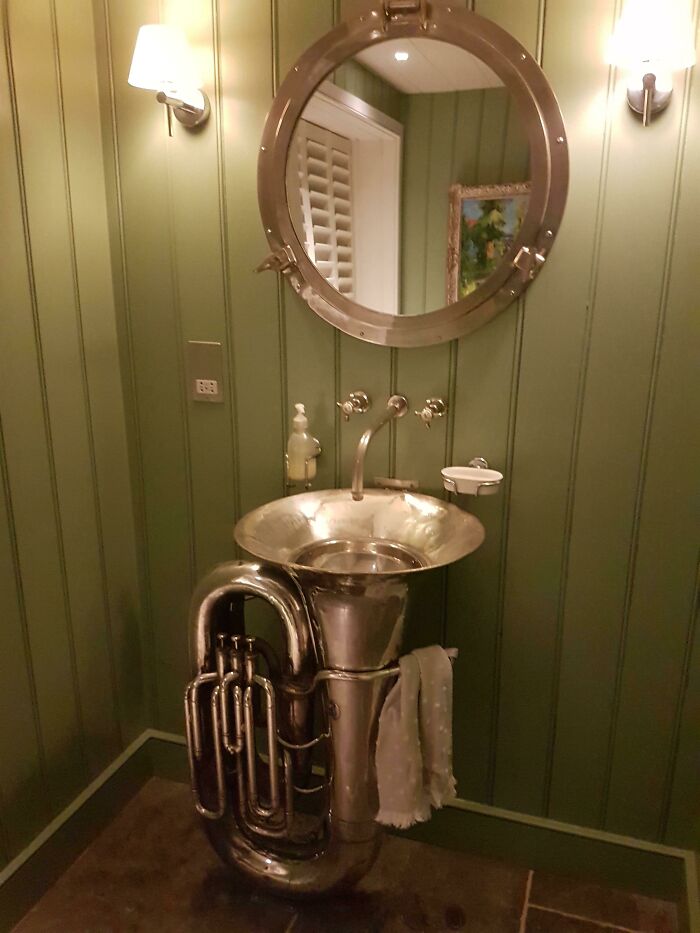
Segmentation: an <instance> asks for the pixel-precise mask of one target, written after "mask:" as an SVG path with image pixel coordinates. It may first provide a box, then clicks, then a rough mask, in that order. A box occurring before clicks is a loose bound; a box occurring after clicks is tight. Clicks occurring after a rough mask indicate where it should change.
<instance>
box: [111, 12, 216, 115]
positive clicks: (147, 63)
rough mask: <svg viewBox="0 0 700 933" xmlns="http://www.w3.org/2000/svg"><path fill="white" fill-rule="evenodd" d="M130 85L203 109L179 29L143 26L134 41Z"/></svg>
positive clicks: (197, 83)
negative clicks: (160, 93) (161, 93)
mask: <svg viewBox="0 0 700 933" xmlns="http://www.w3.org/2000/svg"><path fill="white" fill-rule="evenodd" d="M129 84H131V85H132V86H133V87H140V88H145V89H147V90H150V91H163V92H164V93H165V94H167V95H168V96H169V97H173V98H175V99H177V100H181V101H184V102H185V103H189V104H193V105H194V106H196V107H201V106H202V94H201V91H200V90H199V88H200V87H201V81H200V80H199V77H198V75H197V73H196V70H195V67H194V62H193V57H192V53H191V51H190V48H189V46H188V44H187V40H186V39H185V35H184V33H183V32H182V30H180V29H177V28H176V27H175V26H166V25H162V24H156V25H149V26H142V27H141V28H140V29H139V34H138V36H137V38H136V47H135V48H134V57H133V59H132V61H131V71H130V72H129Z"/></svg>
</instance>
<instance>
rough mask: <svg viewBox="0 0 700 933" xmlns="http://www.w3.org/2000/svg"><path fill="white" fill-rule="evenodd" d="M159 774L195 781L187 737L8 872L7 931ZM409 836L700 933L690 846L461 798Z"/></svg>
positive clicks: (4, 875)
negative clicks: (656, 905)
mask: <svg viewBox="0 0 700 933" xmlns="http://www.w3.org/2000/svg"><path fill="white" fill-rule="evenodd" d="M152 775H156V776H159V777H164V778H169V779H170V780H176V781H184V780H186V779H187V755H186V748H185V740H184V738H183V737H182V736H180V735H176V734H174V733H169V732H162V731H159V730H155V729H147V730H146V731H145V732H144V733H143V734H142V735H140V736H139V737H138V738H137V739H136V740H135V741H134V742H132V744H131V745H130V746H129V747H128V748H127V749H125V750H124V751H123V752H122V754H121V755H119V757H118V758H116V759H115V760H114V761H113V762H112V764H110V765H109V767H108V768H106V769H105V770H104V771H103V772H102V774H100V775H99V777H97V778H96V779H95V780H94V781H93V782H92V783H91V784H90V785H89V786H88V787H86V788H85V790H84V791H82V793H80V794H79V795H78V796H77V797H76V798H75V800H74V801H73V802H72V803H71V804H70V805H69V806H68V807H66V809H65V810H63V811H62V812H61V813H60V814H59V815H58V816H57V817H56V818H55V819H54V820H52V822H51V823H50V824H49V825H48V826H47V827H46V828H45V829H44V830H42V832H41V833H40V834H39V835H38V836H37V837H36V838H35V839H34V840H33V841H32V842H31V843H30V845H28V846H27V847H26V848H25V849H24V850H23V851H22V852H21V853H19V855H17V856H16V857H15V858H14V859H13V860H12V861H11V862H10V863H9V864H8V865H7V866H5V868H4V869H3V870H2V871H0V929H2V930H9V929H11V928H12V926H13V925H14V924H15V923H17V921H18V920H19V919H20V918H21V917H22V916H23V915H24V914H25V913H26V912H27V911H28V910H29V909H30V908H31V907H32V906H33V904H34V903H35V902H36V901H37V900H38V899H39V898H40V897H41V896H42V894H43V893H44V892H45V891H46V890H47V888H48V887H49V886H50V885H51V884H52V883H53V882H54V881H55V880H56V879H57V878H58V877H59V876H60V875H61V874H62V873H63V872H64V871H65V870H66V868H67V867H68V866H69V865H70V864H71V862H73V861H74V860H75V858H77V856H78V855H79V854H80V852H82V851H83V849H84V848H85V847H86V846H87V845H88V844H89V843H90V842H91V841H92V839H93V838H94V837H95V836H96V835H97V834H98V833H99V832H100V831H101V829H102V828H103V827H104V826H105V825H106V824H107V823H108V822H109V821H110V820H111V819H112V818H113V817H114V816H115V815H116V813H117V812H118V811H119V810H120V809H121V807H122V806H123V805H124V803H126V802H127V801H128V800H129V799H130V798H131V797H132V796H133V795H134V794H135V793H136V792H137V791H138V790H139V789H140V787H141V786H142V785H143V784H144V783H145V781H146V780H148V778H149V777H151V776H152ZM408 835H409V836H410V837H411V838H414V839H419V840H422V841H426V842H431V843H433V844H435V845H440V846H443V847H446V848H452V849H459V850H462V851H467V852H471V853H473V854H479V855H485V856H490V857H493V858H502V859H506V860H508V861H511V862H518V863H521V864H523V865H525V866H527V867H529V868H535V869H540V870H546V871H555V872H559V873H561V874H572V875H575V876H578V877H585V878H589V879H591V880H598V881H601V882H604V883H607V884H612V885H618V886H622V887H633V888H635V889H637V890H639V891H642V892H645V893H648V894H649V895H651V896H656V897H665V898H669V899H673V900H676V901H678V903H679V904H680V905H681V913H682V914H683V917H682V920H683V927H684V928H685V930H687V931H688V933H700V881H699V875H698V860H697V858H696V855H695V853H694V852H692V851H690V850H686V849H678V848H673V847H670V846H663V845H656V844H654V843H650V842H645V841H643V840H640V839H634V838H631V837H627V836H620V835H616V834H614V833H607V832H602V831H599V830H594V829H587V828H585V827H581V826H574V825H571V824H569V823H561V822H558V821H556V820H550V819H546V818H543V817H536V816H528V815H526V814H522V813H517V812H514V811H511V810H505V809H502V808H499V807H490V806H486V805H484V804H479V803H474V802H472V801H468V800H461V799H458V800H455V801H453V802H452V803H451V804H450V806H449V807H446V808H445V809H444V810H441V811H439V812H437V813H436V814H435V815H434V817H433V819H432V820H431V821H430V822H429V823H424V824H422V825H421V826H418V827H416V828H414V829H413V830H411V831H410V832H409V833H408Z"/></svg>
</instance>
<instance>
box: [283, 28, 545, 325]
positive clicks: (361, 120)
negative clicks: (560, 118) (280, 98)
mask: <svg viewBox="0 0 700 933" xmlns="http://www.w3.org/2000/svg"><path fill="white" fill-rule="evenodd" d="M529 179H530V151H529V145H528V140H527V134H526V131H525V126H524V124H523V122H522V120H521V118H520V115H519V113H518V108H517V105H516V102H515V100H514V99H513V98H512V96H511V95H510V92H509V91H508V90H507V89H506V88H505V87H504V85H503V83H502V81H501V80H500V79H499V78H498V76H497V75H496V74H495V72H493V71H492V70H491V69H490V68H488V67H487V66H486V65H485V64H484V63H483V62H482V61H480V60H479V59H478V58H475V57H474V56H473V55H471V54H470V53H469V52H467V51H465V50H464V49H462V48H459V47H457V46H453V45H449V44H447V43H445V42H441V41H437V40H433V39H428V38H413V39H407V40H397V39H392V40H388V41H385V42H381V43H378V44H376V45H372V46H371V47H370V48H367V49H365V50H363V51H362V52H360V53H359V54H358V55H357V56H356V57H355V58H354V59H352V60H349V61H346V62H345V63H344V64H343V65H341V66H340V67H339V68H338V69H337V70H336V72H335V73H334V74H333V75H332V76H331V78H330V79H329V80H327V81H325V82H324V83H323V84H322V85H321V86H320V87H319V88H317V89H316V92H315V93H314V95H313V97H312V98H311V99H310V100H309V102H308V104H307V105H306V108H305V110H304V112H303V114H302V117H301V119H300V120H299V122H298V123H297V126H296V129H295V134H294V138H293V140H292V145H291V146H290V149H289V153H288V157H287V201H288V205H289V211H290V214H291V218H292V222H293V224H294V229H295V231H296V233H297V236H298V238H299V241H300V242H301V243H302V244H303V245H304V249H305V251H306V253H307V255H308V257H309V259H310V260H311V261H312V262H313V263H314V265H315V266H316V268H317V269H318V271H319V272H320V273H321V275H323V276H324V277H325V278H326V279H327V280H328V281H329V283H330V284H331V285H332V286H333V287H334V288H336V289H337V290H338V291H339V292H340V293H341V294H343V295H344V296H345V297H347V298H350V299H352V300H353V301H355V302H357V303H358V304H360V305H364V306H365V307H366V308H370V309H372V310H373V311H381V312H385V313H388V314H403V315H417V314H424V313H427V312H430V311H436V310H438V309H440V308H443V307H445V305H449V304H452V303H454V302H455V301H458V300H460V299H462V298H465V297H466V296H468V295H470V294H471V293H472V292H474V291H476V290H477V289H478V288H479V286H480V285H482V284H483V283H484V282H485V281H486V280H487V279H488V278H489V277H490V276H491V275H492V274H493V273H494V271H495V270H497V269H498V268H499V266H500V264H501V263H502V262H504V261H508V262H510V260H511V259H512V258H513V257H512V252H513V251H512V246H513V242H514V239H515V238H516V236H517V233H518V230H519V228H520V226H521V224H522V221H523V218H524V216H525V214H526V212H527V207H528V203H529V191H530V181H529Z"/></svg>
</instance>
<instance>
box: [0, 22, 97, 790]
mask: <svg viewBox="0 0 700 933" xmlns="http://www.w3.org/2000/svg"><path fill="white" fill-rule="evenodd" d="M25 9H26V8H25ZM11 13H12V14H14V13H15V8H14V7H13V8H12V9H11ZM13 23H14V20H11V22H10V24H9V25H8V27H7V31H8V34H7V35H6V37H5V38H6V41H7V42H8V43H9V40H10V36H9V30H10V27H11V26H12V25H13ZM10 55H11V57H10V61H9V70H10V72H11V73H12V71H13V69H14V67H15V65H16V57H15V51H14V48H12V46H10ZM12 77H13V75H12V74H11V76H10V80H12ZM11 93H13V89H11ZM13 103H14V101H13ZM3 113H5V114H7V117H8V118H10V119H7V122H4V124H3V126H4V130H5V139H4V140H3V144H4V145H3V149H4V151H6V152H12V150H13V148H14V140H13V138H12V133H13V127H12V123H11V120H12V118H16V110H13V111H12V112H8V111H7V110H6V109H4V108H3ZM23 145H26V140H25V141H23ZM18 158H21V155H19V154H18ZM2 163H3V168H4V167H5V166H7V169H8V172H7V175H5V174H4V184H3V189H4V190H3V204H4V205H5V207H4V212H3V220H4V222H3V224H2V225H0V231H1V232H0V236H2V240H3V242H2V244H1V245H2V249H0V281H2V283H3V293H4V295H5V304H6V307H5V308H4V311H3V314H2V315H0V352H1V353H2V365H0V397H1V398H2V400H3V409H2V419H3V431H4V437H5V445H6V459H7V473H8V483H9V487H10V494H11V496H12V504H13V511H14V516H15V526H16V540H17V552H18V559H19V564H20V569H21V573H22V579H23V587H24V594H25V607H26V618H27V627H28V633H29V643H30V648H31V653H32V659H33V665H34V673H35V678H36V691H37V704H38V708H39V717H40V722H41V728H42V735H43V742H44V750H45V754H46V761H47V777H48V780H49V792H50V795H51V804H52V805H53V806H54V807H57V806H60V805H61V804H65V803H67V802H68V801H69V800H70V799H72V797H73V796H74V795H75V793H76V791H77V788H78V787H79V786H80V784H81V783H82V780H84V778H85V777H86V772H85V770H84V762H83V757H82V736H81V730H80V727H79V718H78V713H77V709H76V694H75V689H74V676H73V675H74V667H73V664H72V657H71V647H70V631H69V623H68V618H67V615H66V602H65V590H64V578H63V567H62V559H61V553H62V548H61V543H60V538H59V531H58V528H57V524H56V519H57V513H56V497H55V485H54V482H55V477H54V475H53V461H52V454H51V449H50V440H49V436H48V433H47V409H46V405H47V400H46V385H45V381H44V376H43V371H42V369H41V363H40V359H39V356H38V345H37V337H38V330H37V327H38V321H37V318H36V314H37V310H38V309H37V295H36V291H35V289H34V281H33V275H32V269H31V266H30V265H29V261H30V257H29V255H28V254H27V252H26V249H27V247H28V245H29V241H28V240H27V239H25V238H26V237H28V235H29V230H28V227H27V216H26V210H25V203H24V201H23V196H24V188H23V187H22V188H18V185H17V181H18V178H17V175H16V174H15V172H17V170H18V168H19V167H18V166H17V167H14V166H13V167H12V168H11V167H10V160H5V159H3V160H2ZM13 176H14V177H13ZM59 194H60V192H59ZM18 384H21V385H22V387H23V391H22V394H21V396H20V395H19V394H18V393H17V392H16V391H15V386H16V385H18ZM28 465H30V466H31V468H30V469H28ZM47 607H50V608H48V612H50V615H51V624H50V625H47V624H46V621H45V620H46V615H47Z"/></svg>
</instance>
